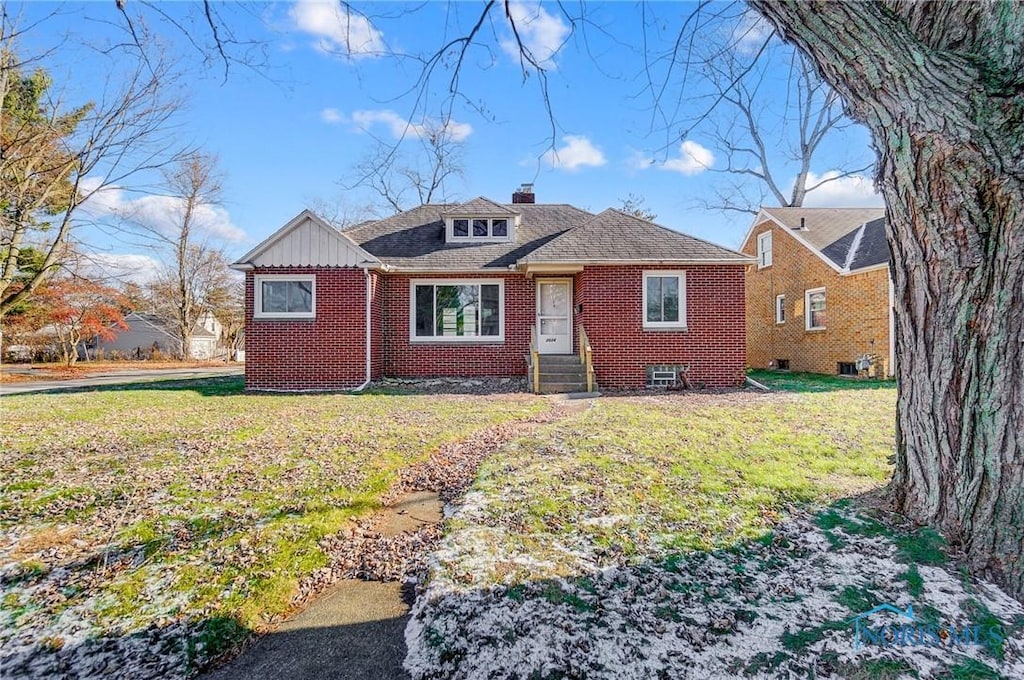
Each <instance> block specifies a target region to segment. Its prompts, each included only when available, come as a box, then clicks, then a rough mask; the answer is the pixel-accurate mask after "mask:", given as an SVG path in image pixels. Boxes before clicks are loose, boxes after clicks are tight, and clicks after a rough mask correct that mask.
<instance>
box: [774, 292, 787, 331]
mask: <svg viewBox="0 0 1024 680" xmlns="http://www.w3.org/2000/svg"><path fill="white" fill-rule="evenodd" d="M775 323H780V324H781V323H786V296H785V295H776V296H775Z"/></svg>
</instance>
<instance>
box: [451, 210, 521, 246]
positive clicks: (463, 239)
mask: <svg viewBox="0 0 1024 680" xmlns="http://www.w3.org/2000/svg"><path fill="white" fill-rule="evenodd" d="M455 220H466V221H467V222H468V223H469V229H468V231H467V234H466V236H456V235H455ZM473 220H487V236H473ZM495 220H505V236H492V235H491V234H492V233H493V232H494V221H495ZM444 222H445V232H446V233H445V235H446V237H447V241H448V242H455V243H507V242H509V241H511V240H512V230H513V229H514V228H515V219H514V216H513V215H508V216H502V217H484V216H480V215H477V216H475V217H474V216H473V215H458V216H453V217H447V218H445V221H444Z"/></svg>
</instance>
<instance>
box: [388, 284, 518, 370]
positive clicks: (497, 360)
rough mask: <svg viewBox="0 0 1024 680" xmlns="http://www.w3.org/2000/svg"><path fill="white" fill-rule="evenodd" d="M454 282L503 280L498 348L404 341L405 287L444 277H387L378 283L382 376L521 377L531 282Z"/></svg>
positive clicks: (406, 320)
mask: <svg viewBox="0 0 1024 680" xmlns="http://www.w3.org/2000/svg"><path fill="white" fill-rule="evenodd" d="M450 277H451V278H455V279H504V281H505V341H504V342H479V343H478V342H411V341H410V340H409V282H410V281H411V280H413V279H444V278H446V277H445V276H443V275H441V276H437V275H423V276H407V275H397V274H396V275H389V276H385V277H384V286H383V293H384V297H383V315H384V323H383V329H384V352H383V354H384V375H386V376H389V377H398V378H411V377H430V376H467V377H468V376H503V377H507V376H518V375H526V360H525V357H526V355H527V354H528V353H529V351H530V328H531V327H532V326H533V324H534V320H535V318H534V313H535V309H536V297H535V288H534V285H535V284H534V281H533V279H528V278H526V276H524V275H522V274H508V273H504V272H495V273H494V274H467V275H462V274H459V273H457V272H452V274H451V275H450Z"/></svg>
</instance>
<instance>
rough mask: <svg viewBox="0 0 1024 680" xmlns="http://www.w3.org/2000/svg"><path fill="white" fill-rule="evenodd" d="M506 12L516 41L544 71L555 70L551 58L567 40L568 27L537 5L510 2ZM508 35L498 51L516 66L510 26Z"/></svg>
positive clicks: (516, 51)
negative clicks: (513, 61) (513, 27)
mask: <svg viewBox="0 0 1024 680" xmlns="http://www.w3.org/2000/svg"><path fill="white" fill-rule="evenodd" d="M508 12H509V15H510V16H511V18H512V23H514V24H515V27H516V32H517V33H518V34H519V40H520V41H522V44H523V47H524V48H525V49H526V50H527V51H528V52H529V53H530V54H531V55H532V56H533V59H534V60H535V61H536V62H537V63H538V64H539V65H540V66H541V67H543V68H546V69H552V68H555V62H554V56H555V53H557V52H558V50H559V49H560V48H561V47H562V44H563V43H564V42H565V39H566V38H567V37H568V35H569V26H568V25H567V24H566V23H565V22H564V21H562V18H561V17H559V16H553V15H551V14H548V12H547V10H545V9H544V8H543V7H541V6H540V3H525V2H511V3H509V4H508ZM506 21H507V19H506ZM508 31H509V35H508V36H507V37H505V38H503V39H502V41H501V47H502V49H503V50H505V52H506V53H507V54H508V55H509V56H510V57H512V58H513V59H514V60H516V62H518V61H519V59H520V54H519V45H518V44H517V43H516V39H515V35H514V34H512V25H511V24H509V27H508Z"/></svg>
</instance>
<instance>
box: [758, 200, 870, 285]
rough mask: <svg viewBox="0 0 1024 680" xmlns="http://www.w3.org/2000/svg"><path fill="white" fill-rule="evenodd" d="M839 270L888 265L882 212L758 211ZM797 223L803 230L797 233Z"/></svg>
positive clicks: (817, 209)
mask: <svg viewBox="0 0 1024 680" xmlns="http://www.w3.org/2000/svg"><path fill="white" fill-rule="evenodd" d="M762 211H763V212H765V213H767V214H769V215H771V216H772V217H774V218H775V219H776V220H778V221H779V222H781V223H782V224H784V225H785V226H787V227H789V228H790V229H792V230H794V232H795V233H796V234H798V235H799V236H800V237H801V238H802V239H804V240H805V241H807V242H808V243H810V244H811V245H812V246H814V247H815V248H817V249H818V250H819V251H820V252H821V254H822V255H824V256H825V257H826V258H828V259H829V260H830V261H832V262H833V263H834V264H835V265H836V266H837V267H839V268H840V269H846V270H850V271H853V270H857V269H863V268H865V267H873V266H875V265H879V264H883V263H886V262H888V261H889V243H888V242H887V241H886V239H885V209H884V208H762ZM801 220H802V223H803V226H804V228H803V229H800V225H801Z"/></svg>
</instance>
